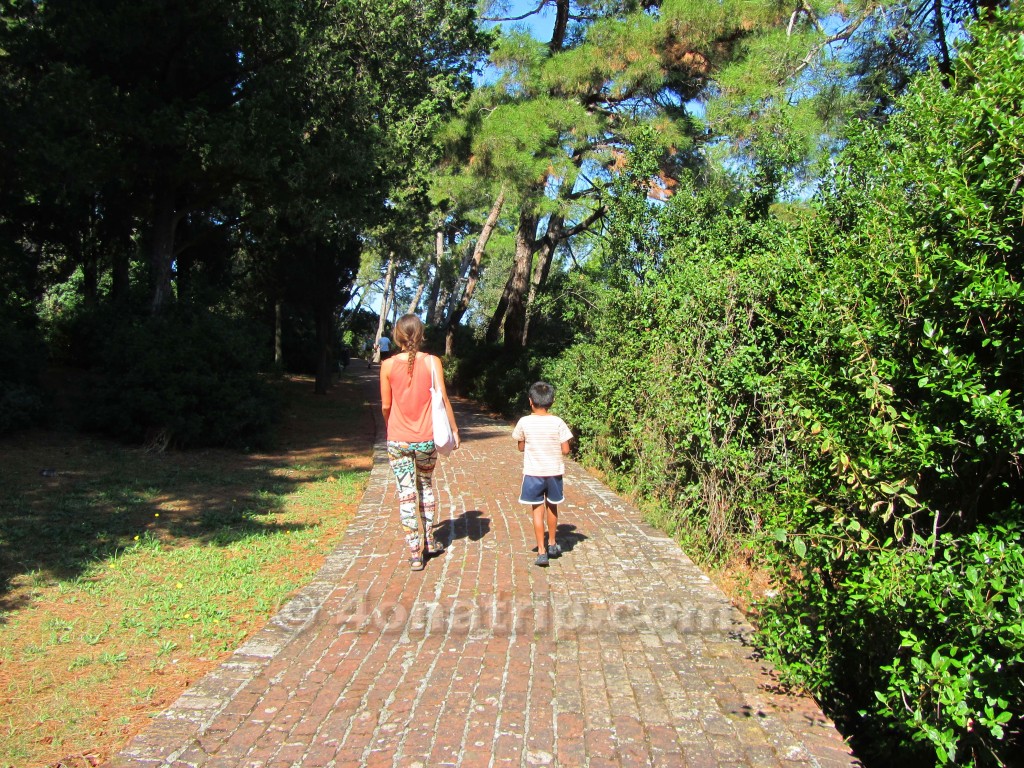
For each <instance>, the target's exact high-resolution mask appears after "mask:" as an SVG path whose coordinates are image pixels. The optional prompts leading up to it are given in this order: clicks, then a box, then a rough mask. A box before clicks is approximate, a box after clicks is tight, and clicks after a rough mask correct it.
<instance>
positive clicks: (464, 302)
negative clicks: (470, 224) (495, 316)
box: [444, 189, 505, 355]
mask: <svg viewBox="0 0 1024 768" xmlns="http://www.w3.org/2000/svg"><path fill="white" fill-rule="evenodd" d="M504 205H505V190H504V189H502V190H501V192H499V193H498V198H497V199H496V200H495V201H494V205H492V206H491V212H490V213H488V214H487V221H485V222H484V228H483V229H482V230H480V237H478V238H477V241H476V246H474V248H473V257H472V259H470V262H469V274H468V276H467V280H466V289H465V290H464V291H463V292H462V297H461V298H460V299H459V303H458V304H457V305H454V306H453V308H452V311H451V312H449V313H448V318H447V319H446V320H445V328H446V329H447V333H446V334H445V342H444V351H445V354H446V355H451V354H453V352H454V349H453V348H454V346H455V328H456V327H457V326H458V324H459V323H460V322H462V318H463V316H464V315H465V314H466V310H467V309H469V302H470V301H471V300H472V298H473V292H474V291H475V290H476V283H477V279H478V277H479V275H480V261H481V260H482V259H483V257H484V250H485V249H486V248H487V241H488V240H490V239H491V233H492V232H493V231H494V227H495V226H496V225H497V223H498V216H500V215H501V209H502V206H504Z"/></svg>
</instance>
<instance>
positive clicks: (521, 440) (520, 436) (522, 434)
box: [512, 419, 526, 451]
mask: <svg viewBox="0 0 1024 768" xmlns="http://www.w3.org/2000/svg"><path fill="white" fill-rule="evenodd" d="M512 439H513V440H515V441H516V442H517V443H518V444H519V450H520V451H525V450H526V430H525V429H523V420H522V419H520V420H519V421H518V422H517V423H516V428H515V429H513V430H512Z"/></svg>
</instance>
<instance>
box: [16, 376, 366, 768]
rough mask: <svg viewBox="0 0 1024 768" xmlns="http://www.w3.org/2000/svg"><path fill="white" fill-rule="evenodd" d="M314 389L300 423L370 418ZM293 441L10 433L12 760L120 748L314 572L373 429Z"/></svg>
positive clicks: (352, 490)
mask: <svg viewBox="0 0 1024 768" xmlns="http://www.w3.org/2000/svg"><path fill="white" fill-rule="evenodd" d="M308 391H309V389H308V388H307V386H306V383H305V382H302V386H301V387H297V388H296V390H295V391H294V392H293V393H292V396H293V398H294V400H295V404H296V411H297V413H298V417H299V418H300V419H302V420H308V421H309V423H310V424H312V425H315V426H316V427H317V428H318V429H320V430H321V431H322V430H323V427H324V426H325V425H326V426H328V427H330V428H331V429H332V430H334V431H335V432H336V433H338V434H345V433H346V430H348V431H352V430H355V429H359V428H363V429H365V422H362V423H361V424H357V423H356V422H355V421H353V420H355V419H357V417H358V416H359V415H360V413H361V411H360V410H359V409H358V408H352V407H351V406H350V405H348V404H346V405H344V406H339V405H338V404H337V403H335V402H334V401H335V399H345V398H346V397H348V399H352V398H351V395H350V394H348V395H346V393H345V392H344V391H340V390H334V392H333V393H332V395H331V396H328V397H327V398H316V397H314V396H312V395H311V394H306V393H307V392H308ZM327 419H335V420H336V423H329V422H327V421H325V420H327ZM350 422H351V423H350ZM293 426H295V424H294V423H293ZM292 440H293V441H298V444H297V446H296V447H297V448H298V449H300V450H301V451H302V456H303V458H302V459H301V460H296V458H295V456H293V455H289V453H288V452H287V451H282V452H280V453H278V454H273V453H270V454H267V455H261V456H258V457H257V456H251V455H248V454H244V453H233V452H229V451H204V452H198V453H180V454H149V453H146V452H144V451H142V450H139V449H133V448H130V447H122V446H118V445H115V444H111V443H107V442H105V441H99V440H94V439H90V438H85V437H78V436H62V437H61V440H60V441H59V442H58V443H57V445H58V447H57V448H55V447H54V446H55V443H54V441H53V440H52V439H51V438H49V437H48V436H45V435H44V436H42V437H40V438H39V440H38V444H34V443H32V441H31V440H28V441H22V443H21V444H19V445H12V446H10V447H9V448H10V450H9V456H8V455H7V449H6V448H5V446H4V445H3V444H0V487H4V489H5V492H4V494H3V495H2V497H0V660H2V661H3V666H4V673H5V674H4V677H3V686H2V688H0V713H2V718H3V722H2V723H0V767H6V766H31V765H50V764H55V763H56V762H58V761H59V760H60V759H61V758H62V757H64V756H66V755H73V754H78V753H82V752H83V751H89V752H97V753H98V754H100V755H101V756H102V757H103V758H104V759H106V758H109V757H110V756H111V755H112V754H113V752H115V751H116V750H117V749H119V748H120V747H121V746H123V744H124V742H125V741H126V740H127V738H128V737H129V736H130V735H131V734H132V733H133V732H135V731H137V730H139V729H140V728H141V727H143V726H144V725H145V724H146V723H147V722H148V720H149V718H150V717H151V716H152V715H153V714H155V713H156V712H159V711H160V710H162V709H163V708H165V707H166V706H167V705H168V704H169V703H170V702H171V701H173V700H174V699H175V698H177V696H178V695H179V694H180V693H181V690H182V689H183V688H184V686H185V685H186V684H187V683H189V682H192V681H194V680H195V679H197V678H198V677H199V676H201V674H202V673H203V672H205V671H206V670H208V669H209V668H210V667H212V666H213V664H214V663H216V661H217V660H218V659H221V658H223V657H224V656H225V655H226V654H228V653H230V652H231V651H232V650H233V649H235V648H236V647H238V645H239V644H241V643H242V642H243V641H244V640H245V638H247V637H248V636H249V635H251V634H252V633H253V632H254V631H256V630H257V629H259V628H260V627H261V626H262V625H263V623H264V622H265V621H266V619H267V618H268V617H269V616H270V615H272V614H273V612H274V611H276V609H277V608H278V607H279V606H280V605H281V604H282V603H283V602H285V601H286V600H287V599H288V598H289V596H290V595H291V594H293V593H294V592H295V591H296V590H297V589H298V588H300V587H301V586H303V585H304V584H305V583H307V582H308V581H309V579H310V578H311V577H312V576H313V575H314V574H315V571H316V569H317V567H318V564H319V562H320V559H321V558H322V556H323V555H325V554H326V553H328V552H329V551H331V550H332V549H334V548H335V547H336V546H337V544H338V542H339V541H340V539H341V537H342V535H343V533H344V530H345V527H346V526H347V523H348V520H349V519H350V518H351V514H352V513H353V512H354V510H355V506H356V505H357V504H358V501H359V498H360V497H361V495H362V492H363V489H364V488H365V484H366V480H367V477H368V474H369V466H370V457H369V446H370V442H369V441H368V439H367V440H366V441H364V445H365V446H366V452H365V453H364V454H351V453H350V454H347V455H344V454H339V453H338V449H337V447H336V446H334V445H333V444H331V442H330V441H328V440H323V442H322V444H321V443H318V441H319V440H321V438H320V437H318V436H317V434H311V435H310V436H309V437H308V439H306V440H305V442H303V435H302V434H301V432H300V434H299V435H298V436H297V437H296V436H292ZM55 455H56V456H57V457H58V458H57V459H54V456H55ZM5 459H9V460H5ZM55 464H57V465H58V469H59V471H60V474H59V476H58V478H57V479H56V480H50V479H46V480H41V479H40V476H39V471H38V467H40V466H53V465H55ZM347 464H355V465H357V468H352V467H350V466H347Z"/></svg>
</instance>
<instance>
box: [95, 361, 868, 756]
mask: <svg viewBox="0 0 1024 768" xmlns="http://www.w3.org/2000/svg"><path fill="white" fill-rule="evenodd" d="M355 368H358V369H359V370H356V371H355V375H357V376H359V377H360V378H361V379H363V380H364V381H365V383H366V386H367V392H368V393H372V391H373V389H372V387H373V385H374V382H375V378H374V377H375V373H376V372H375V371H373V372H367V371H366V370H365V369H363V368H362V366H359V365H358V364H357V365H356V366H355ZM368 398H371V402H372V395H370V394H368ZM374 407H376V405H374ZM456 410H457V411H458V413H459V424H460V431H461V433H462V436H463V439H464V441H465V444H464V446H463V447H462V448H461V449H460V450H459V451H457V452H456V453H455V454H453V456H452V457H451V458H450V459H444V460H442V462H441V464H440V466H439V469H438V472H437V474H436V476H435V482H436V485H437V488H438V491H439V501H440V504H439V521H438V525H439V528H438V530H439V537H440V538H441V539H442V540H444V541H446V542H448V544H449V546H448V548H447V551H446V552H445V554H443V555H440V556H438V557H435V558H432V559H430V560H428V562H427V565H426V569H425V570H423V571H421V572H411V571H410V570H409V567H408V564H407V562H406V559H405V558H406V554H405V552H404V544H403V542H402V539H401V531H400V528H399V525H398V520H397V517H398V515H397V502H396V499H395V491H394V487H393V483H392V482H391V477H390V474H389V469H388V465H387V460H386V456H385V455H384V452H383V450H382V446H380V445H378V448H377V452H376V455H375V460H374V467H373V471H372V474H371V478H370V484H369V487H368V488H367V491H366V494H365V496H364V498H363V500H362V502H361V505H360V508H359V511H358V513H357V516H356V519H355V520H354V521H353V523H352V525H351V527H350V529H349V531H348V533H347V536H346V538H345V540H344V542H343V543H342V545H341V546H340V547H339V548H338V549H337V550H336V551H335V552H334V553H332V554H331V555H330V556H329V557H328V559H327V562H326V564H325V565H324V567H323V569H322V570H321V571H320V572H319V574H318V575H317V577H316V579H315V580H314V581H313V582H312V583H311V584H310V585H309V586H308V587H306V588H305V589H304V590H302V591H301V592H300V593H299V594H298V595H297V596H296V597H295V598H294V599H293V600H292V601H291V602H289V603H288V604H287V605H285V606H284V608H283V609H282V610H281V611H280V613H279V614H278V615H276V616H275V617H274V618H273V619H272V620H271V621H270V622H269V624H268V625H267V626H266V628H265V629H263V630H262V631H260V632H259V633H257V634H256V635H255V636H253V637H252V638H251V639H250V640H249V641H248V642H247V643H245V644H244V645H243V646H242V647H240V648H239V649H238V650H237V651H236V652H235V653H234V654H233V655H232V656H231V657H230V658H229V659H228V661H227V662H226V663H224V664H223V665H221V666H220V667H219V668H218V669H216V670H215V671H214V672H212V673H211V674H209V675H207V676H206V677H205V678H203V679H202V680H200V681H198V682H197V683H196V684H195V685H193V686H192V687H190V688H189V689H188V690H187V691H186V692H185V693H184V694H183V695H182V696H181V697H180V698H179V699H178V701H176V702H175V703H174V704H173V705H172V706H171V707H170V709H168V710H167V711H166V712H164V713H163V714H162V715H161V716H160V717H158V718H157V719H155V720H154V722H153V724H152V725H151V726H150V728H149V729H148V730H146V731H145V732H143V733H142V734H140V735H139V736H137V737H136V738H135V739H134V740H133V741H132V743H131V744H129V745H128V747H127V748H126V749H125V750H124V751H123V752H122V753H121V754H120V755H118V756H117V757H115V759H114V760H113V762H112V763H111V764H110V765H111V766H113V767H114V768H124V767H126V766H182V767H184V766H208V767H209V768H236V767H240V766H245V767H247V768H248V767H251V768H257V767H261V768H262V767H264V766H265V767H266V768H287V767H289V766H339V767H342V768H343V767H347V766H366V767H367V768H371V767H374V766H406V767H407V768H430V767H432V766H464V768H475V767H476V766H544V765H550V766H590V767H591V768H603V767H604V766H629V767H632V766H681V767H684V768H698V767H700V768H703V767H704V766H707V767H709V768H711V767H717V766H755V767H757V768H762V767H763V768H770V767H772V766H785V767H786V768H798V767H799V768H802V767H804V766H821V767H822V768H839V767H840V766H855V765H858V763H857V762H856V761H855V759H854V758H853V756H852V754H851V752H850V750H849V749H848V748H847V746H846V744H845V743H844V742H843V740H842V739H841V737H840V736H839V734H838V733H837V732H836V731H835V729H834V728H833V726H832V724H831V723H830V722H829V721H828V720H827V719H826V718H825V717H824V716H823V715H822V713H821V711H820V710H819V709H818V708H817V706H816V705H815V704H814V702H813V701H810V700H808V699H803V698H798V697H794V696H785V695H781V694H779V693H778V692H777V690H776V689H775V687H774V685H773V680H772V678H771V677H770V674H769V671H768V670H767V669H766V668H765V667H764V666H763V665H761V664H759V663H757V662H756V661H754V660H752V658H751V650H750V648H749V645H748V644H747V637H748V634H749V631H750V628H749V626H748V625H747V624H746V623H745V621H744V619H743V617H742V615H741V614H740V613H739V612H737V611H736V610H735V609H733V608H732V607H731V605H730V604H729V602H728V601H727V600H726V599H725V597H724V596H723V594H722V593H721V592H720V591H719V590H718V589H717V588H716V587H715V586H714V585H713V584H712V583H711V581H710V580H709V579H708V578H707V577H706V576H704V575H703V574H702V573H701V571H700V570H699V569H698V568H697V567H695V566H694V565H693V563H692V562H691V561H690V560H689V559H688V558H687V557H686V556H685V555H684V554H683V553H682V552H681V551H680V550H679V548H678V547H677V546H676V545H675V544H674V543H673V542H672V541H671V540H670V539H669V538H667V537H666V536H664V535H663V534H661V533H659V532H657V531H656V530H654V529H653V528H651V527H649V526H648V525H646V524H644V523H643V522H641V520H640V515H639V513H638V512H637V511H636V509H635V508H633V507H632V506H631V505H630V504H628V503H627V502H625V501H623V500H622V499H621V498H619V497H618V496H616V495H615V494H614V493H612V492H611V491H610V490H609V489H608V488H607V487H606V486H604V485H602V484H601V483H600V482H598V481H597V480H595V479H594V478H593V477H591V476H590V475H588V474H587V473H586V472H584V471H583V470H582V469H581V468H580V467H578V466H576V465H570V467H569V468H568V473H567V475H566V503H565V504H564V505H562V506H561V508H560V515H559V531H558V535H559V540H560V541H561V542H562V545H563V548H564V549H565V550H566V551H565V553H564V554H563V555H562V556H561V557H560V558H558V559H556V560H552V562H551V566H550V567H548V568H538V567H536V566H534V565H533V560H534V558H535V557H536V554H535V551H534V544H533V543H532V539H533V536H532V529H531V525H530V517H529V514H528V513H527V512H526V511H525V509H524V508H523V507H522V506H521V505H519V504H518V503H517V499H518V492H519V480H520V476H521V475H520V473H521V466H522V465H521V455H520V454H519V452H518V451H517V450H516V447H515V444H514V443H513V442H512V440H511V437H510V434H511V427H510V426H508V425H507V424H505V423H503V422H500V421H495V420H493V419H489V418H486V417H484V416H483V415H481V414H480V413H478V412H476V411H473V410H470V409H469V408H467V407H465V406H460V405H456Z"/></svg>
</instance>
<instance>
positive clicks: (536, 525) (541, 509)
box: [533, 502, 547, 555]
mask: <svg viewBox="0 0 1024 768" xmlns="http://www.w3.org/2000/svg"><path fill="white" fill-rule="evenodd" d="M545 507H546V505H545V504H544V502H541V503H540V504H534V505H533V533H534V535H535V536H536V537H537V554H539V555H540V554H544V553H545V552H547V544H546V543H545V541H544V517H545V516H546V511H547V510H546V508H545Z"/></svg>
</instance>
